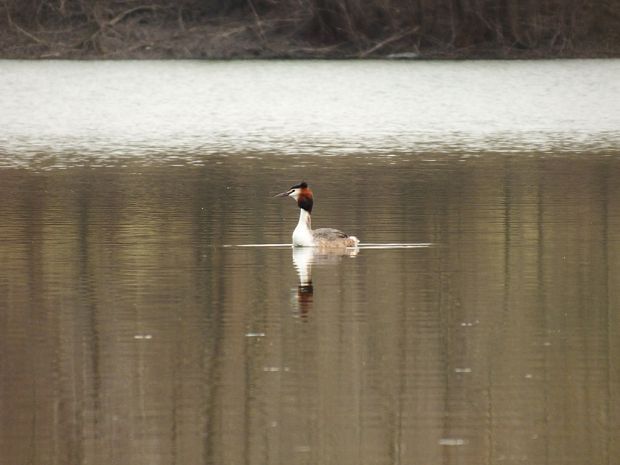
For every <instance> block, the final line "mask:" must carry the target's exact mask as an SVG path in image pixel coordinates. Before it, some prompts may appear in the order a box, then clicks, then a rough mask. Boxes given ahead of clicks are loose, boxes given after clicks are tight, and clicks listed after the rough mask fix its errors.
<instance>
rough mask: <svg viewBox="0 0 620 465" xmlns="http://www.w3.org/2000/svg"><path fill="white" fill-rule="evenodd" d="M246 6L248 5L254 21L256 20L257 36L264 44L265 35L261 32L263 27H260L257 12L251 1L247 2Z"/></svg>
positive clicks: (260, 23)
mask: <svg viewBox="0 0 620 465" xmlns="http://www.w3.org/2000/svg"><path fill="white" fill-rule="evenodd" d="M248 5H250V9H251V10H252V14H253V15H254V19H255V20H256V27H257V28H258V35H259V36H260V40H261V41H263V42H265V33H264V32H263V25H262V22H261V19H260V16H258V12H257V11H256V8H255V7H254V2H253V1H252V0H248Z"/></svg>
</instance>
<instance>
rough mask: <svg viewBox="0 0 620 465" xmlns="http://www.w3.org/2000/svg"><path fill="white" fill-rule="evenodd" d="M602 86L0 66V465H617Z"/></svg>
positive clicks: (361, 72) (575, 67) (382, 73)
mask: <svg viewBox="0 0 620 465" xmlns="http://www.w3.org/2000/svg"><path fill="white" fill-rule="evenodd" d="M619 72H620V62H618V61H590V62H588V61H570V62H537V63H519V62H513V63H503V62H492V63H482V62H479V63H382V62H371V63H349V62H347V63H321V62H304V63H295V62H281V63H278V62H276V63H252V62H244V63H234V62H233V63H210V64H203V63H194V62H182V63H170V62H167V63H157V62H151V63H132V62H125V63H63V62H47V63H46V62H37V63H23V62H0V105H1V107H2V111H1V112H0V198H2V202H0V218H1V219H2V221H1V222H0V238H1V241H0V260H1V261H0V409H1V412H2V414H1V415H0V463H2V464H4V463H7V464H12V465H13V464H15V465H22V464H23V465H26V464H41V465H51V464H58V465H67V464H96V465H100V464H101V465H108V464H109V465H112V464H114V465H116V464H132V465H133V464H138V465H141V464H144V465H152V464H182V465H185V464H201V465H207V464H208V465H222V464H227V465H228V464H230V465H235V464H256V465H259V464H260V465H262V464H278V465H291V464H307V465H316V464H338V465H340V464H345V465H346V464H350V465H360V464H369V465H370V464H373V465H374V464H377V465H379V464H403V465H404V464H414V465H416V464H419V465H433V464H442V465H444V464H445V465H452V464H472V465H479V464H487V465H496V464H535V465H539V464H545V465H584V464H588V465H603V464H606V465H610V464H611V465H613V464H616V463H618V460H619V457H620V439H619V438H620V312H619V306H620V282H619V281H618V276H619V273H620V183H618V181H617V180H618V179H619V176H620V105H619V103H618V97H617V96H618V95H620V92H619V91H620V89H619V83H618V79H617V76H618V74H619ZM325 155H328V156H325ZM302 178H303V179H306V180H307V181H309V182H310V183H311V185H312V187H313V189H314V191H315V212H314V214H313V221H314V225H315V226H316V227H320V226H331V227H338V228H341V229H343V230H345V231H347V232H350V233H353V234H356V235H357V236H359V237H360V238H361V240H362V242H365V243H375V244H387V243H401V244H405V243H406V244H418V245H419V247H409V248H404V247H403V248H363V247H362V248H361V249H360V250H358V251H353V252H350V253H348V254H345V255H337V254H336V255H319V254H313V253H311V251H310V252H309V251H304V250H302V251H293V250H292V249H291V248H289V247H284V246H281V247H239V245H243V244H246V245H247V244H251V245H256V244H278V243H287V242H290V234H291V232H292V229H293V228H294V226H295V223H296V221H297V214H298V213H297V211H296V208H295V205H294V203H293V201H292V200H290V199H272V198H271V196H272V195H273V194H275V193H277V192H280V191H282V190H284V189H285V188H287V187H288V186H289V185H291V184H293V183H296V182H299V181H300V180H301V179H302ZM310 280H311V283H310Z"/></svg>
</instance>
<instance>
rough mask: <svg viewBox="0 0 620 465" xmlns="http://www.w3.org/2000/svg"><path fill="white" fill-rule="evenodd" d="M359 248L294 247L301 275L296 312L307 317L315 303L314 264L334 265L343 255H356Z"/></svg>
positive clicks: (297, 268)
mask: <svg viewBox="0 0 620 465" xmlns="http://www.w3.org/2000/svg"><path fill="white" fill-rule="evenodd" d="M358 253H359V249H358V248H357V247H355V248H344V247H343V248H335V249H334V248H320V247H293V265H294V266H295V269H296V270H297V276H299V285H298V286H297V299H296V308H295V310H296V312H297V313H298V314H299V316H300V317H301V318H306V317H307V316H308V314H309V313H310V312H311V311H312V308H313V305H314V285H313V283H312V266H313V265H317V266H334V265H337V264H338V263H340V262H341V261H342V258H343V257H355V256H356V255H357V254H358Z"/></svg>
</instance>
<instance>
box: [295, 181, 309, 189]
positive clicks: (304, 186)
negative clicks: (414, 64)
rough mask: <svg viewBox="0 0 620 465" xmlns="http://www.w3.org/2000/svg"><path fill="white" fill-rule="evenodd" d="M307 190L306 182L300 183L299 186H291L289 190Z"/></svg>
mask: <svg viewBox="0 0 620 465" xmlns="http://www.w3.org/2000/svg"><path fill="white" fill-rule="evenodd" d="M307 188H308V184H307V183H306V181H301V182H300V183H299V184H296V185H294V186H291V189H307Z"/></svg>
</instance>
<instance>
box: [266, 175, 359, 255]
mask: <svg viewBox="0 0 620 465" xmlns="http://www.w3.org/2000/svg"><path fill="white" fill-rule="evenodd" d="M275 197H293V198H294V199H295V200H296V201H297V206H298V207H299V222H298V223H297V227H296V228H295V230H294V231H293V247H357V244H359V242H360V241H359V239H358V238H357V237H355V236H348V235H347V234H345V233H343V232H342V231H338V230H337V229H332V228H321V229H314V230H313V229H312V225H311V218H310V214H311V213H312V204H313V200H312V191H311V190H310V188H309V187H308V184H306V183H305V182H302V183H300V184H297V185H295V186H291V187H290V188H289V190H287V191H286V192H282V193H281V194H277V195H276V196H275Z"/></svg>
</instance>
